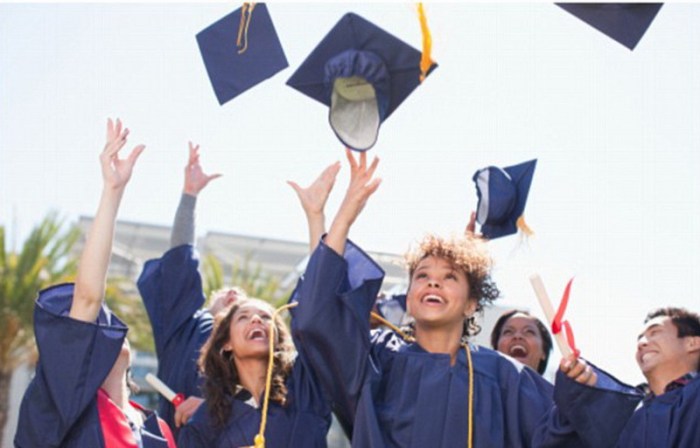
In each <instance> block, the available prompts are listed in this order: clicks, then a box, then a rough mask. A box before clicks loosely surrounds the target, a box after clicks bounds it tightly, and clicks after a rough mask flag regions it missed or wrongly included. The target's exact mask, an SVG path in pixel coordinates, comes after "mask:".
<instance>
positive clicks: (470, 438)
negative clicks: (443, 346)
mask: <svg viewBox="0 0 700 448" xmlns="http://www.w3.org/2000/svg"><path fill="white" fill-rule="evenodd" d="M464 351H465V352H466V353H467V364H469V366H468V369H469V403H468V405H469V426H468V431H467V448H472V446H473V445H474V366H473V365H472V351H471V349H470V348H469V344H464Z"/></svg>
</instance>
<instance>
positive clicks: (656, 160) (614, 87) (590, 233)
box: [0, 2, 700, 382]
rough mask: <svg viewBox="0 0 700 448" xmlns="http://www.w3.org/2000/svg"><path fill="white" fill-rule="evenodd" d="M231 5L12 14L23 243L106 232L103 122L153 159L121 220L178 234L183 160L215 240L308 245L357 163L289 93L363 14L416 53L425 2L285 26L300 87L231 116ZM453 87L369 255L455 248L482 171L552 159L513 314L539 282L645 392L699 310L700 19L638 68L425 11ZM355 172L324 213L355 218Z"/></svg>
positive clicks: (435, 98)
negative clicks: (221, 39) (661, 320)
mask: <svg viewBox="0 0 700 448" xmlns="http://www.w3.org/2000/svg"><path fill="white" fill-rule="evenodd" d="M236 7H237V6H236V5H235V4H231V3H229V2H226V3H223V2H222V3H211V4H199V3H198V4H193V3H192V4H188V3H176V4H168V3H148V4H137V3H122V4H90V3H75V4H60V3H55V4H0V99H1V100H0V223H2V224H4V225H6V226H9V227H10V229H12V230H13V232H14V234H15V235H16V238H17V239H19V240H21V239H22V238H23V237H24V236H25V235H26V233H27V231H28V229H29V228H30V227H31V226H32V225H33V224H35V223H36V222H38V221H39V219H40V218H41V217H42V216H43V215H44V214H45V213H46V212H47V211H48V210H50V209H57V210H59V211H61V212H62V213H63V215H64V216H66V218H67V219H69V220H75V219H77V217H78V216H80V215H92V214H93V213H94V210H95V208H96V204H97V201H98V198H99V191H100V186H101V181H100V173H99V167H98V163H97V162H98V160H97V156H98V153H99V151H100V149H101V148H102V145H103V139H104V125H105V122H106V119H107V117H110V116H111V117H121V118H122V119H123V121H124V122H125V123H126V125H127V126H128V127H129V128H130V129H131V130H132V133H131V140H130V144H134V145H135V144H137V143H145V144H146V145H147V148H146V152H145V153H144V154H143V155H142V158H141V160H139V163H138V166H137V169H136V172H135V174H134V177H133V179H132V182H131V184H130V186H129V189H128V191H127V194H126V196H125V198H124V201H123V206H122V210H121V213H120V218H121V219H128V220H134V221H143V222H148V223H154V224H164V225H167V224H169V223H170V222H171V220H172V216H173V213H174V210H175V207H176V205H177V201H178V199H179V194H180V191H181V184H182V170H183V167H184V164H185V162H186V157H187V141H188V140H192V141H194V142H198V143H200V145H201V147H202V162H203V165H204V167H205V170H207V171H210V172H213V171H218V172H221V173H223V174H224V177H223V178H222V179H219V180H217V181H215V182H214V183H213V184H211V185H210V187H209V188H208V189H207V190H206V191H205V192H204V193H203V194H202V196H201V199H200V203H199V205H198V221H197V224H198V226H197V230H198V232H202V233H203V232H206V231H208V230H217V231H225V232H234V233H242V234H249V235H257V236H268V237H273V238H283V239H291V240H297V241H304V240H305V239H306V229H305V223H304V219H303V214H302V212H301V209H300V208H299V206H298V204H297V201H296V198H295V196H294V194H293V192H292V190H291V189H290V188H289V187H288V186H287V185H286V183H285V180H287V179H294V180H297V181H298V182H300V183H301V184H302V185H303V184H306V183H308V182H310V181H311V180H312V179H313V178H314V177H315V176H316V174H317V173H318V172H320V170H321V169H322V168H323V167H325V166H326V165H327V164H329V163H331V162H333V161H335V160H344V159H343V157H344V155H343V150H342V147H341V145H340V143H339V142H338V141H337V140H336V139H335V137H334V135H333V133H332V131H331V130H330V127H329V126H328V124H327V109H326V108H325V107H323V106H322V105H320V104H319V103H316V102H314V101H312V100H310V99H307V98H306V97H305V96H303V95H302V94H300V93H298V92H297V91H295V90H293V89H291V88H289V87H287V86H286V85H285V81H286V80H287V78H289V76H291V74H292V73H293V71H294V70H295V68H296V67H297V66H298V65H299V64H300V63H301V62H302V61H303V59H304V58H305V57H306V55H307V54H308V53H309V52H310V51H311V49H312V48H313V47H314V46H315V45H316V43H317V42H318V41H320V40H321V38H322V37H323V36H324V35H325V34H326V32H327V31H328V30H329V29H330V28H331V27H332V26H333V25H334V24H335V23H336V21H337V20H338V19H339V18H340V17H341V16H342V15H343V14H344V13H346V12H349V11H352V12H355V13H357V14H359V15H361V16H363V17H365V18H366V19H368V20H370V21H373V22H375V23H376V24H378V25H379V26H381V27H383V28H384V29H386V30H387V31H390V32H392V33H393V34H396V35H397V36H398V37H400V38H401V39H403V40H405V41H406V42H408V43H410V44H412V45H414V46H416V47H419V46H420V42H421V36H420V29H419V25H418V20H417V16H416V12H415V10H414V6H413V4H408V3H379V4H369V3H359V4H357V3H354V4H349V3H348V4H343V3H330V4H326V3H273V4H270V5H268V7H269V10H270V13H271V15H272V19H273V21H274V23H275V26H276V28H277V32H278V35H279V36H280V39H281V41H282V45H283V47H284V50H285V52H286V55H287V59H288V60H289V63H290V67H289V68H287V69H286V70H284V71H282V72H280V73H279V74H277V75H276V76H274V77H273V78H271V79H270V80H268V81H266V82H265V83H263V84H261V85H259V86H258V87H257V88H255V89H253V90H250V91H248V92H246V93H244V94H243V95H241V96H240V97H238V98H237V99H235V100H234V101H232V102H230V103H228V104H226V105H224V106H219V105H218V103H217V101H216V98H215V96H214V93H213V91H212V88H211V86H210V84H209V80H208V78H207V75H206V71H205V69H204V65H203V63H202V60H201V57H200V55H199V51H198V48H197V44H196V41H195V37H194V36H195V34H196V33H197V32H199V31H200V30H202V29H203V28H205V27H206V26H208V25H209V24H210V23H212V22H214V21H216V20H218V19H219V18H221V17H223V16H224V15H226V14H228V13H229V12H231V11H232V10H233V9H235V8H236ZM426 11H427V15H428V21H429V25H430V27H431V30H432V34H433V57H434V59H435V60H436V61H437V62H438V63H439V64H440V67H439V68H438V69H437V70H436V71H435V72H434V73H433V74H432V75H431V76H430V77H429V78H428V80H427V81H426V82H425V83H424V84H423V85H422V86H421V87H420V88H419V89H417V90H416V91H415V92H414V93H413V94H412V95H411V97H409V99H408V100H407V101H406V102H405V103H404V105H402V107H401V108H399V109H398V110H397V111H396V112H395V113H394V114H393V115H392V116H391V117H390V118H389V120H387V121H386V122H385V123H384V125H383V126H382V129H381V132H380V136H379V142H378V143H377V145H376V146H375V148H373V149H372V150H371V152H370V154H375V155H378V156H379V157H380V158H381V163H380V168H379V175H380V176H381V177H382V178H383V183H382V185H381V187H380V189H379V191H378V192H377V193H376V195H375V197H373V198H372V199H371V201H370V203H369V204H368V206H367V207H366V209H365V212H364V213H363V215H362V216H361V217H360V219H359V220H358V222H357V223H356V225H355V227H354V228H353V231H352V234H351V237H352V238H353V239H354V240H355V241H357V242H358V243H359V244H361V245H363V246H364V247H366V248H368V249H373V250H380V251H387V252H396V253H401V252H403V251H404V250H406V249H407V247H408V245H409V244H410V243H412V242H414V241H415V240H416V239H417V238H419V237H420V236H422V235H423V234H424V233H426V232H428V231H437V232H440V233H449V232H459V231H461V230H462V228H463V227H464V224H465V222H466V219H467V217H468V214H469V211H470V210H472V209H473V208H474V207H475V206H476V194H475V189H474V186H473V184H472V182H471V176H472V174H473V173H474V171H475V170H477V169H479V168H482V167H485V166H488V165H497V166H506V165H512V164H516V163H520V162H522V161H525V160H529V159H532V158H537V159H538V160H539V162H538V166H537V171H536V174H535V178H534V181H533V184H532V189H531V191H530V199H529V202H528V206H527V209H526V217H527V220H528V223H529V224H530V226H531V227H532V228H533V229H534V230H535V232H536V236H535V237H534V238H533V239H531V240H530V242H529V243H528V244H519V242H518V239H517V238H516V237H510V238H506V239H503V240H498V241H494V242H492V243H490V244H491V247H492V249H493V252H494V256H495V258H496V262H497V267H496V269H495V271H494V276H495V278H496V280H497V282H498V283H499V285H500V286H501V288H502V289H503V292H504V294H505V297H504V299H503V301H504V302H507V303H509V304H514V305H518V306H523V307H528V308H531V309H533V310H536V311H537V312H539V309H538V305H537V303H536V301H535V298H534V295H533V293H532V291H531V288H530V286H529V283H528V280H527V278H528V276H529V274H530V273H532V272H539V273H540V274H541V275H542V277H543V278H544V280H545V283H546V284H547V287H548V289H549V292H550V295H551V296H552V297H554V298H558V297H559V296H560V294H561V291H562V290H563V288H564V285H565V283H566V281H567V280H568V278H570V277H571V276H574V275H575V276H576V280H575V282H574V286H573V291H572V298H571V303H570V306H569V311H568V317H569V319H570V321H571V322H572V324H573V326H574V330H575V332H576V336H577V342H578V345H579V346H580V347H581V349H582V351H583V353H584V355H586V356H587V357H588V358H589V359H591V360H593V361H594V362H596V363H597V364H599V365H600V366H603V367H605V368H607V369H608V370H610V371H611V372H612V373H614V374H616V375H618V376H620V377H621V378H622V379H624V380H626V381H630V382H635V381H639V380H641V375H640V374H639V372H638V370H637V368H636V365H635V363H634V360H633V352H634V349H635V341H636V335H637V333H638V331H639V325H640V323H641V320H642V319H643V317H644V314H645V312H646V311H647V310H648V309H650V308H653V307H655V306H661V305H667V304H674V305H684V306H687V307H690V308H695V309H696V310H697V309H698V306H697V304H698V303H699V302H698V299H697V297H698V292H699V283H698V282H699V280H698V279H699V278H700V276H698V275H697V272H698V268H699V267H700V234H699V233H698V230H697V229H698V224H699V223H700V185H699V182H700V181H699V180H698V176H697V171H698V169H699V168H700V155H699V153H700V151H698V150H699V149H700V106H699V105H700V89H698V87H697V86H698V85H700V27H698V26H697V24H698V23H700V6H698V5H694V4H676V3H671V4H666V5H665V6H664V7H663V8H662V9H661V11H660V12H659V14H658V16H657V17H656V20H655V21H654V22H653V24H652V25H651V27H650V29H649V31H648V32H647V34H646V35H645V37H644V38H643V39H642V41H641V42H640V44H639V45H638V46H637V48H636V49H635V51H633V52H631V51H629V50H628V49H626V48H625V47H623V46H621V45H620V44H618V43H616V42H614V41H612V40H611V39H609V38H607V37H606V36H604V35H602V34H600V33H599V32H597V31H596V30H594V29H592V28H590V27H589V26H587V25H585V24H584V23H582V22H580V21H578V20H577V19H575V18H574V17H572V16H570V15H569V14H568V13H566V12H564V11H563V10H561V9H560V8H558V7H556V6H555V5H553V4H551V3H507V4H505V3H503V4H501V3H498V4H491V3H486V2H482V3H429V4H428V5H427V6H426ZM347 172H348V169H347V167H346V166H344V167H343V169H342V170H341V173H340V175H339V179H338V182H337V184H336V189H335V191H334V194H333V196H332V197H331V200H330V201H329V204H328V211H329V215H332V214H333V213H334V211H335V209H336V208H337V206H338V204H339V202H340V200H341V198H342V194H343V190H344V187H345V185H346V184H347V180H348V178H347Z"/></svg>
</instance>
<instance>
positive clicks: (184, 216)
mask: <svg viewBox="0 0 700 448" xmlns="http://www.w3.org/2000/svg"><path fill="white" fill-rule="evenodd" d="M189 147H190V156H189V160H188V161H187V166H186V167H185V185H184V187H183V189H182V197H181V198H180V204H179V205H178V207H177V212H175V221H174V222H173V231H172V234H171V235H170V247H171V248H173V247H177V246H182V245H183V244H191V245H194V208H195V206H196V205H197V195H199V192H200V191H202V190H203V189H204V188H205V187H206V186H207V185H208V184H209V182H211V181H212V180H214V179H216V178H217V177H221V174H211V175H208V174H204V172H203V171H202V166H201V165H200V164H199V145H193V144H192V142H189Z"/></svg>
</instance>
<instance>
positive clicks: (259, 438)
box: [253, 302, 299, 448]
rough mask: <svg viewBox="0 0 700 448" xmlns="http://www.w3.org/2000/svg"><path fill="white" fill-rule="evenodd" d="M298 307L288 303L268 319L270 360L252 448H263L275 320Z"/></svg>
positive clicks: (273, 358) (296, 303)
mask: <svg viewBox="0 0 700 448" xmlns="http://www.w3.org/2000/svg"><path fill="white" fill-rule="evenodd" d="M297 305H299V302H295V303H288V304H286V305H282V306H281V307H279V308H277V309H276V310H275V312H274V313H272V318H271V319H270V331H269V332H268V335H269V336H268V339H269V341H270V358H269V360H268V363H267V377H266V378H265V398H263V408H262V417H261V418H260V430H259V431H258V434H257V435H256V436H255V439H254V442H253V443H254V444H253V447H254V448H265V426H267V408H268V405H269V404H270V388H271V387H272V368H273V366H274V361H275V339H276V338H277V336H276V333H277V328H276V327H275V318H276V317H277V315H278V314H279V313H281V312H282V311H284V310H288V309H289V308H294V307H295V306H297Z"/></svg>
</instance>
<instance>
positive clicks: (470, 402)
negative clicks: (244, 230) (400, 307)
mask: <svg viewBox="0 0 700 448" xmlns="http://www.w3.org/2000/svg"><path fill="white" fill-rule="evenodd" d="M370 315H371V316H372V317H373V318H375V319H376V320H378V321H379V322H380V323H381V324H382V325H384V326H386V327H389V328H390V329H391V330H393V331H394V332H395V333H397V334H398V335H399V336H401V338H402V339H403V340H404V341H406V342H409V343H413V342H415V341H416V340H415V338H413V337H411V336H409V335H407V334H406V333H404V332H403V331H401V329H399V327H397V326H396V325H394V324H392V323H391V322H389V321H388V320H386V319H384V318H383V317H382V316H380V315H379V314H377V313H375V312H374V311H372V312H371V313H370ZM462 347H464V351H465V353H466V355H467V371H468V372H469V395H468V396H467V406H468V413H469V421H468V422H467V448H472V446H473V444H474V365H473V364H472V353H471V349H470V348H469V344H462Z"/></svg>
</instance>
